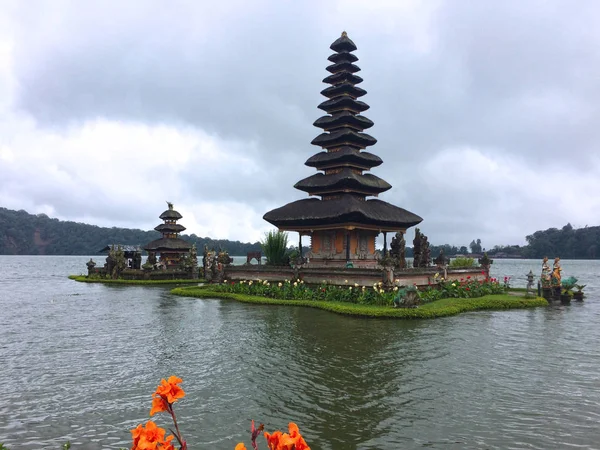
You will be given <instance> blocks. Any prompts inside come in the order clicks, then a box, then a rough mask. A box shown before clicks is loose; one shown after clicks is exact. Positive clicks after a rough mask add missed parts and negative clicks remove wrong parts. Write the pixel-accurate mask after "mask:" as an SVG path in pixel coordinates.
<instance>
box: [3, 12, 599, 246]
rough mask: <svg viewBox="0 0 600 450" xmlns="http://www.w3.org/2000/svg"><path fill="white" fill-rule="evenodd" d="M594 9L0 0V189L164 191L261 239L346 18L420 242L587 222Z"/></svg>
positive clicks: (104, 201)
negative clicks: (415, 217) (417, 224)
mask: <svg viewBox="0 0 600 450" xmlns="http://www.w3.org/2000/svg"><path fill="white" fill-rule="evenodd" d="M598 24H600V2H598V1H595V0H590V1H586V0H578V1H577V2H573V1H569V0H568V1H541V0H527V1H522V0H518V1H506V0H502V1H500V0H496V1H467V0H449V1H443V0H442V1H433V0H432V1H408V0H402V1H396V0H382V1H377V0H369V1H355V0H340V1H327V0H318V1H306V0H303V1H292V0H289V1H286V0H271V1H261V0H253V1H246V0H241V1H228V0H224V1H220V2H219V1H217V2H215V1H210V2H209V1H204V0H169V1H167V0H161V1H154V0H144V1H142V0H139V1H134V0H129V1H123V0H117V1H107V0H103V1H100V0H98V1H92V0H86V1H80V0H72V1H68V0H51V1H41V0H40V1H36V0H28V1H22V0H14V1H13V0H0V206H3V207H6V208H10V209H17V210H18V209H24V210H26V211H28V212H30V213H45V214H47V215H49V216H51V217H57V218H59V219H63V220H74V221H79V222H86V223H92V224H97V225H100V226H123V227H132V228H141V229H151V228H153V227H154V226H156V225H158V223H159V222H160V221H159V219H158V215H159V214H160V213H161V212H162V211H163V210H164V209H165V208H166V203H165V201H166V200H168V201H171V202H173V203H174V204H175V208H176V209H177V210H179V211H180V212H181V213H182V214H183V216H184V218H183V219H182V220H181V223H182V224H183V225H184V226H186V227H187V228H188V232H190V233H196V234H197V235H199V236H210V237H213V238H226V239H234V240H241V241H255V240H258V239H260V238H261V237H262V236H263V233H264V232H265V231H268V230H270V229H271V228H272V226H271V225H270V224H269V223H267V222H265V221H263V220H262V216H263V214H264V213H265V212H267V211H269V210H271V209H273V208H276V207H279V206H282V205H284V204H285V203H288V202H291V201H294V200H297V199H300V198H304V197H305V196H306V194H305V193H303V192H301V191H298V190H295V189H294V188H293V185H294V183H295V182H296V181H298V180H300V179H302V178H305V177H307V176H309V175H311V174H313V173H314V172H315V171H314V169H312V168H309V167H306V166H305V165H304V161H306V159H307V158H309V157H310V156H311V155H313V154H314V153H317V152H318V151H319V150H320V149H319V148H317V147H315V146H312V145H310V141H311V140H312V139H313V138H314V137H316V136H317V135H318V134H319V132H320V130H319V129H317V128H315V127H313V126H312V123H313V122H314V120H316V119H317V118H318V117H320V116H321V115H322V111H320V110H318V109H317V105H318V104H319V103H320V102H321V101H322V100H323V99H324V98H323V97H322V96H321V95H320V94H319V92H320V91H321V90H322V89H323V88H324V87H326V85H325V84H323V83H322V79H323V78H324V77H325V76H327V75H328V72H326V71H325V67H326V66H327V65H328V64H330V63H329V62H328V61H327V56H329V55H330V54H331V53H332V51H331V50H330V49H329V45H330V44H331V43H332V42H333V41H334V40H335V39H337V38H338V37H339V36H340V33H341V32H342V31H343V30H346V31H347V32H348V36H349V37H350V38H351V39H352V40H353V41H354V42H355V43H356V45H357V47H358V51H357V52H355V54H356V55H357V56H358V58H359V61H358V63H357V64H358V65H359V67H361V69H362V71H361V72H360V73H359V75H360V76H362V77H363V78H364V80H365V81H364V82H363V83H362V84H361V85H360V86H361V87H362V88H364V89H366V90H367V91H368V94H367V95H366V96H365V97H363V100H364V101H365V102H366V103H368V104H369V105H370V106H371V109H369V110H368V111H366V112H365V113H364V115H365V116H367V117H368V118H370V119H371V120H373V121H374V122H375V126H374V127H373V128H372V129H370V130H369V134H371V135H372V136H374V137H375V138H377V139H378V143H377V144H376V145H375V146H374V147H371V148H370V149H369V150H370V151H372V152H373V153H375V154H377V155H379V156H380V157H381V158H382V159H383V161H384V164H383V165H382V166H380V167H377V168H374V169H373V173H374V174H375V175H378V176H379V177H381V178H383V179H385V180H386V181H388V182H389V183H390V184H391V185H392V186H393V188H392V189H391V190H390V191H388V192H385V193H384V194H381V195H380V198H381V199H382V200H385V201H387V202H390V203H393V204H395V205H397V206H400V207H403V208H405V209H408V210H409V211H412V212H414V213H416V214H418V215H420V216H421V217H423V219H424V220H423V222H422V224H421V225H420V228H421V231H423V232H424V233H425V234H426V235H428V236H429V240H430V242H432V243H433V244H443V243H450V244H455V245H468V244H469V242H471V240H473V239H476V238H480V239H481V240H482V245H483V246H484V247H492V246H494V245H496V244H500V245H506V244H523V243H524V242H525V236H526V235H527V234H531V233H533V232H535V231H536V230H539V229H546V228H550V227H562V226H563V225H565V224H566V223H567V222H571V223H572V224H573V226H575V227H583V226H585V225H590V226H592V225H600V158H599V152H598V147H599V145H600V110H599V108H600V26H598ZM413 233H414V231H413V230H410V231H409V236H410V237H411V239H412V235H413ZM293 239H296V237H293Z"/></svg>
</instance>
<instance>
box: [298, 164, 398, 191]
mask: <svg viewBox="0 0 600 450" xmlns="http://www.w3.org/2000/svg"><path fill="white" fill-rule="evenodd" d="M294 187H295V188H296V189H298V190H301V191H304V192H308V193H309V194H311V195H321V194H323V193H334V192H348V191H352V192H357V193H361V194H364V195H376V194H379V193H381V192H385V191H387V190H389V189H391V188H392V186H391V185H390V184H389V183H388V182H387V181H385V180H382V179H381V178H379V177H378V176H376V175H372V174H370V173H368V174H361V173H357V172H356V171H354V170H352V169H350V168H348V167H344V168H342V169H341V170H340V171H339V172H336V173H333V174H327V175H326V174H324V173H316V174H314V175H311V176H310V177H307V178H304V179H303V180H300V181H298V182H297V183H296V184H295V185H294Z"/></svg>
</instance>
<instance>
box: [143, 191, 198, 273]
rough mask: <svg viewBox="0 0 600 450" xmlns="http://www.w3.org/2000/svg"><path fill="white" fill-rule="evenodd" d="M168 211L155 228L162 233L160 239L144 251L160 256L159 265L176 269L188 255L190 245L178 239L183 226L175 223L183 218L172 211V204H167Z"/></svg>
mask: <svg viewBox="0 0 600 450" xmlns="http://www.w3.org/2000/svg"><path fill="white" fill-rule="evenodd" d="M167 205H169V209H167V210H166V211H164V212H163V213H162V214H161V215H160V216H159V217H160V218H161V219H162V220H163V221H164V223H161V224H160V225H158V226H157V227H156V228H154V229H155V230H156V231H158V232H160V233H162V238H160V239H156V240H154V241H152V242H150V243H148V244H146V245H145V246H144V250H146V251H147V252H148V254H150V253H154V254H155V255H160V260H159V261H160V263H161V264H162V265H163V266H164V267H166V268H167V269H170V268H178V267H179V266H180V265H181V261H182V259H183V257H184V256H186V255H187V254H189V252H190V249H191V248H192V245H191V244H190V243H189V242H186V241H184V240H183V239H181V238H180V237H179V233H181V232H182V231H184V230H185V227H184V226H183V225H180V224H178V223H177V221H178V220H179V219H181V218H182V217H183V216H182V215H181V214H180V213H179V212H177V211H175V210H174V209H173V203H171V202H167Z"/></svg>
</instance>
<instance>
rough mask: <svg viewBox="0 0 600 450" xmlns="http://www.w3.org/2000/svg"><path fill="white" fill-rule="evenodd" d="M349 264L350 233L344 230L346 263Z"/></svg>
mask: <svg viewBox="0 0 600 450" xmlns="http://www.w3.org/2000/svg"><path fill="white" fill-rule="evenodd" d="M348 262H350V232H349V231H348V230H346V263H348Z"/></svg>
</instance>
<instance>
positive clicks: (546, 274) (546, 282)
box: [540, 256, 552, 289]
mask: <svg viewBox="0 0 600 450" xmlns="http://www.w3.org/2000/svg"><path fill="white" fill-rule="evenodd" d="M540 278H541V281H542V288H546V289H547V288H549V287H550V282H551V279H552V270H551V269H550V264H548V257H547V256H545V257H544V260H543V261H542V275H541V277H540Z"/></svg>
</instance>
